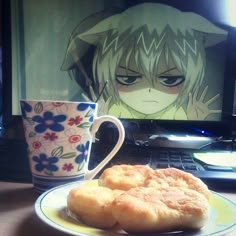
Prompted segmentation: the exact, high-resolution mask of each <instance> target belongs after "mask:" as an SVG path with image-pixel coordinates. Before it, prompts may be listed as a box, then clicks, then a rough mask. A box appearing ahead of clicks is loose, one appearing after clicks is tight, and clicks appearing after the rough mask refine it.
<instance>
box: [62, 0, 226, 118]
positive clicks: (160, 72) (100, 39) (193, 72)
mask: <svg viewBox="0 0 236 236" xmlns="http://www.w3.org/2000/svg"><path fill="white" fill-rule="evenodd" d="M84 25H85V23H83V27H84ZM90 25H91V19H90ZM212 35H214V37H211V36H212ZM225 38H226V32H225V31H223V30H222V29H220V28H218V27H216V26H215V25H213V24H212V23H211V22H209V21H208V20H206V19H205V18H203V17H201V16H199V15H196V14H194V13H190V12H181V11H179V10H178V9H176V8H173V7H170V6H167V5H163V4H158V3H144V4H139V5H136V6H133V7H131V8H128V9H127V10H125V11H123V12H121V13H119V14H115V15H112V16H109V17H106V18H105V19H103V20H101V21H100V22H98V23H96V24H94V25H93V26H92V27H89V29H87V30H85V31H83V32H81V30H80V29H79V26H78V28H77V30H75V33H74V34H73V35H72V37H71V40H70V42H69V46H68V50H67V56H66V58H65V61H64V67H67V68H68V66H70V65H68V66H66V64H68V63H69V64H70V63H71V61H72V63H75V64H76V63H77V61H76V60H78V58H80V56H79V55H80V53H81V52H82V51H84V48H83V49H81V45H80V42H83V43H84V42H87V43H88V44H91V45H94V46H95V48H96V49H95V53H94V58H93V77H94V78H93V79H94V82H95V86H97V87H99V86H100V85H103V84H104V83H105V82H106V81H107V82H108V83H107V86H106V88H105V91H104V92H103V98H104V100H105V101H108V100H109V108H111V107H112V106H114V105H116V107H117V108H118V107H119V106H120V107H123V108H124V107H125V109H128V110H130V111H134V112H135V113H140V114H142V115H150V114H152V115H153V114H156V113H158V112H164V111H166V110H168V109H169V108H170V107H176V108H178V107H180V106H181V105H182V104H183V103H184V102H186V100H187V99H188V96H189V94H190V93H191V92H193V91H194V90H196V88H197V87H198V86H200V85H201V83H202V81H203V79H204V73H205V66H206V59H205V48H206V47H209V46H211V45H214V44H216V43H218V42H220V41H223V40H224V39H225ZM83 45H84V44H83ZM71 55H73V56H72V57H73V58H72V59H71ZM74 55H75V56H74ZM123 108H122V109H123Z"/></svg>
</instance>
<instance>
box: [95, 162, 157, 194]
mask: <svg viewBox="0 0 236 236" xmlns="http://www.w3.org/2000/svg"><path fill="white" fill-rule="evenodd" d="M152 172H153V169H151V168H150V167H148V166H145V165H125V164H124V165H114V166H112V167H110V168H107V169H105V170H104V171H103V173H102V174H101V176H100V178H99V180H98V183H99V185H100V186H105V187H108V188H110V189H121V190H129V189H130V188H134V187H138V186H144V182H145V180H146V177H147V174H149V173H152Z"/></svg>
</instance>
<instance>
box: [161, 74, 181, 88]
mask: <svg viewBox="0 0 236 236" xmlns="http://www.w3.org/2000/svg"><path fill="white" fill-rule="evenodd" d="M159 80H160V83H161V84H162V85H164V86H166V87H174V86H178V85H180V84H182V83H183V82H184V81H185V77H184V76H182V75H162V76H159Z"/></svg>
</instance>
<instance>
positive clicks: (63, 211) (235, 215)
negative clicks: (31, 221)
mask: <svg viewBox="0 0 236 236" xmlns="http://www.w3.org/2000/svg"><path fill="white" fill-rule="evenodd" d="M82 183H83V184H84V183H85V184H89V185H94V184H97V181H86V182H79V183H78V182H77V183H71V184H66V185H62V186H59V187H56V188H53V189H51V190H49V191H47V192H45V193H43V194H42V195H41V196H40V197H39V198H38V199H37V201H36V202H35V211H36V214H37V215H38V217H39V218H40V219H41V220H42V221H43V222H45V223H46V224H48V225H50V226H51V227H53V228H55V229H58V230H60V231H63V232H65V233H68V234H71V235H76V236H121V235H127V233H125V232H124V231H122V230H120V229H119V228H117V227H116V228H112V229H111V230H101V229H97V228H93V227H89V226H87V225H84V224H81V223H80V222H78V221H76V220H75V219H73V218H71V217H70V216H69V215H68V214H67V204H66V198H67V195H68V193H69V191H70V189H72V188H74V187H75V186H78V184H82ZM210 205H211V216H210V218H209V221H208V223H207V224H206V226H205V227H203V228H202V229H201V230H199V231H194V232H193V231H190V232H179V233H176V232H175V233H165V234H163V235H174V236H210V235H214V236H215V235H223V234H224V235H225V234H226V233H228V232H231V231H233V230H236V204H235V203H233V202H232V201H230V200H229V199H227V198H225V197H223V196H222V195H220V194H217V193H215V192H212V194H211V197H210ZM145 235H147V234H145ZM150 235H151V234H150ZM127 236H128V235H127Z"/></svg>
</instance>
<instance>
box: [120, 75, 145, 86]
mask: <svg viewBox="0 0 236 236" xmlns="http://www.w3.org/2000/svg"><path fill="white" fill-rule="evenodd" d="M141 79H142V76H141V75H117V76H116V81H117V82H118V83H120V84H122V85H132V84H136V83H138V82H139V81H140V80H141Z"/></svg>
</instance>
